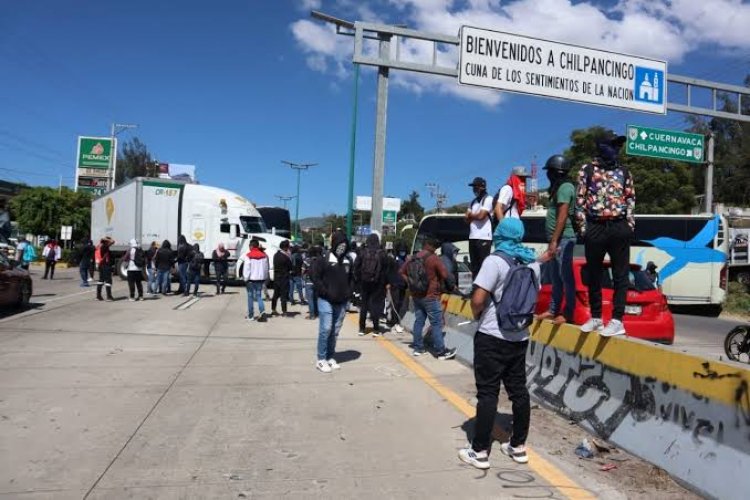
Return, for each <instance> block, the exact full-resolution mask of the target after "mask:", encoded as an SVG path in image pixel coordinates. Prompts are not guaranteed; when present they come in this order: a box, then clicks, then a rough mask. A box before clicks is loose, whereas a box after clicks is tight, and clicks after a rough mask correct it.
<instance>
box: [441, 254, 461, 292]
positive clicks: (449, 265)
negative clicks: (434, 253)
mask: <svg viewBox="0 0 750 500" xmlns="http://www.w3.org/2000/svg"><path fill="white" fill-rule="evenodd" d="M456 255H458V248H456V245H454V244H453V243H451V242H449V241H446V242H445V243H443V244H442V245H440V260H442V261H443V265H444V266H445V270H446V271H448V277H447V278H446V279H445V282H444V283H443V290H444V291H446V292H447V293H452V292H454V291H455V290H456V286H457V284H458V263H457V262H456Z"/></svg>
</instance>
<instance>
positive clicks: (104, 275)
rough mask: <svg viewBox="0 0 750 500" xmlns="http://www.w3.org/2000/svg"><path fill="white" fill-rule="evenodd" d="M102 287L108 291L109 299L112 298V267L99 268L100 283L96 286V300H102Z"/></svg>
mask: <svg viewBox="0 0 750 500" xmlns="http://www.w3.org/2000/svg"><path fill="white" fill-rule="evenodd" d="M102 286H104V287H105V288H106V289H107V298H108V299H111V298H112V266H99V283H97V285H96V298H98V299H101V298H102Z"/></svg>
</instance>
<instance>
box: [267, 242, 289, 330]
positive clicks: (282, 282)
mask: <svg viewBox="0 0 750 500" xmlns="http://www.w3.org/2000/svg"><path fill="white" fill-rule="evenodd" d="M289 247H290V244H289V240H284V241H282V242H281V244H280V245H279V251H278V252H276V254H275V255H274V256H273V298H272V299H271V314H273V315H274V316H278V315H279V314H278V313H277V312H276V304H278V302H279V300H281V313H282V314H283V315H284V316H286V315H287V314H288V313H287V303H288V302H289V278H290V277H291V275H292V254H291V253H290V251H289Z"/></svg>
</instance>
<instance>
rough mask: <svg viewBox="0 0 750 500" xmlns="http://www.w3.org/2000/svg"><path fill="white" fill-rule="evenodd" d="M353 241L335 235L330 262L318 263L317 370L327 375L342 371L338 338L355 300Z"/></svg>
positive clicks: (315, 270) (315, 278) (315, 272)
mask: <svg viewBox="0 0 750 500" xmlns="http://www.w3.org/2000/svg"><path fill="white" fill-rule="evenodd" d="M348 252H349V241H348V240H347V238H346V236H345V235H344V233H342V232H341V231H336V232H335V233H334V234H333V236H331V253H330V255H329V258H328V259H323V258H320V259H318V260H316V262H315V264H314V266H313V269H312V275H313V278H312V279H313V284H314V287H315V292H316V294H317V295H318V313H319V315H320V316H319V317H318V349H317V362H316V364H315V367H316V368H317V369H318V370H320V371H321V372H323V373H330V372H331V371H333V370H338V369H340V368H341V366H339V364H338V363H337V362H336V359H335V355H336V339H337V337H338V335H339V332H340V331H341V326H342V325H343V324H344V317H345V316H346V308H347V304H348V303H349V301H350V300H351V298H352V287H351V284H352V268H353V265H352V262H351V259H350V258H349V257H348V255H347V254H348Z"/></svg>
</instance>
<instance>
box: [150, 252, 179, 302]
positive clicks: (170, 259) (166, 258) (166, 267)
mask: <svg viewBox="0 0 750 500" xmlns="http://www.w3.org/2000/svg"><path fill="white" fill-rule="evenodd" d="M174 262H175V253H174V250H172V243H170V242H169V240H164V241H163V242H162V244H161V247H159V249H158V250H157V251H156V254H154V267H156V282H157V283H158V285H159V288H158V291H159V293H161V294H162V295H169V294H171V293H172V291H171V289H170V288H171V283H172V266H173V265H174Z"/></svg>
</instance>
